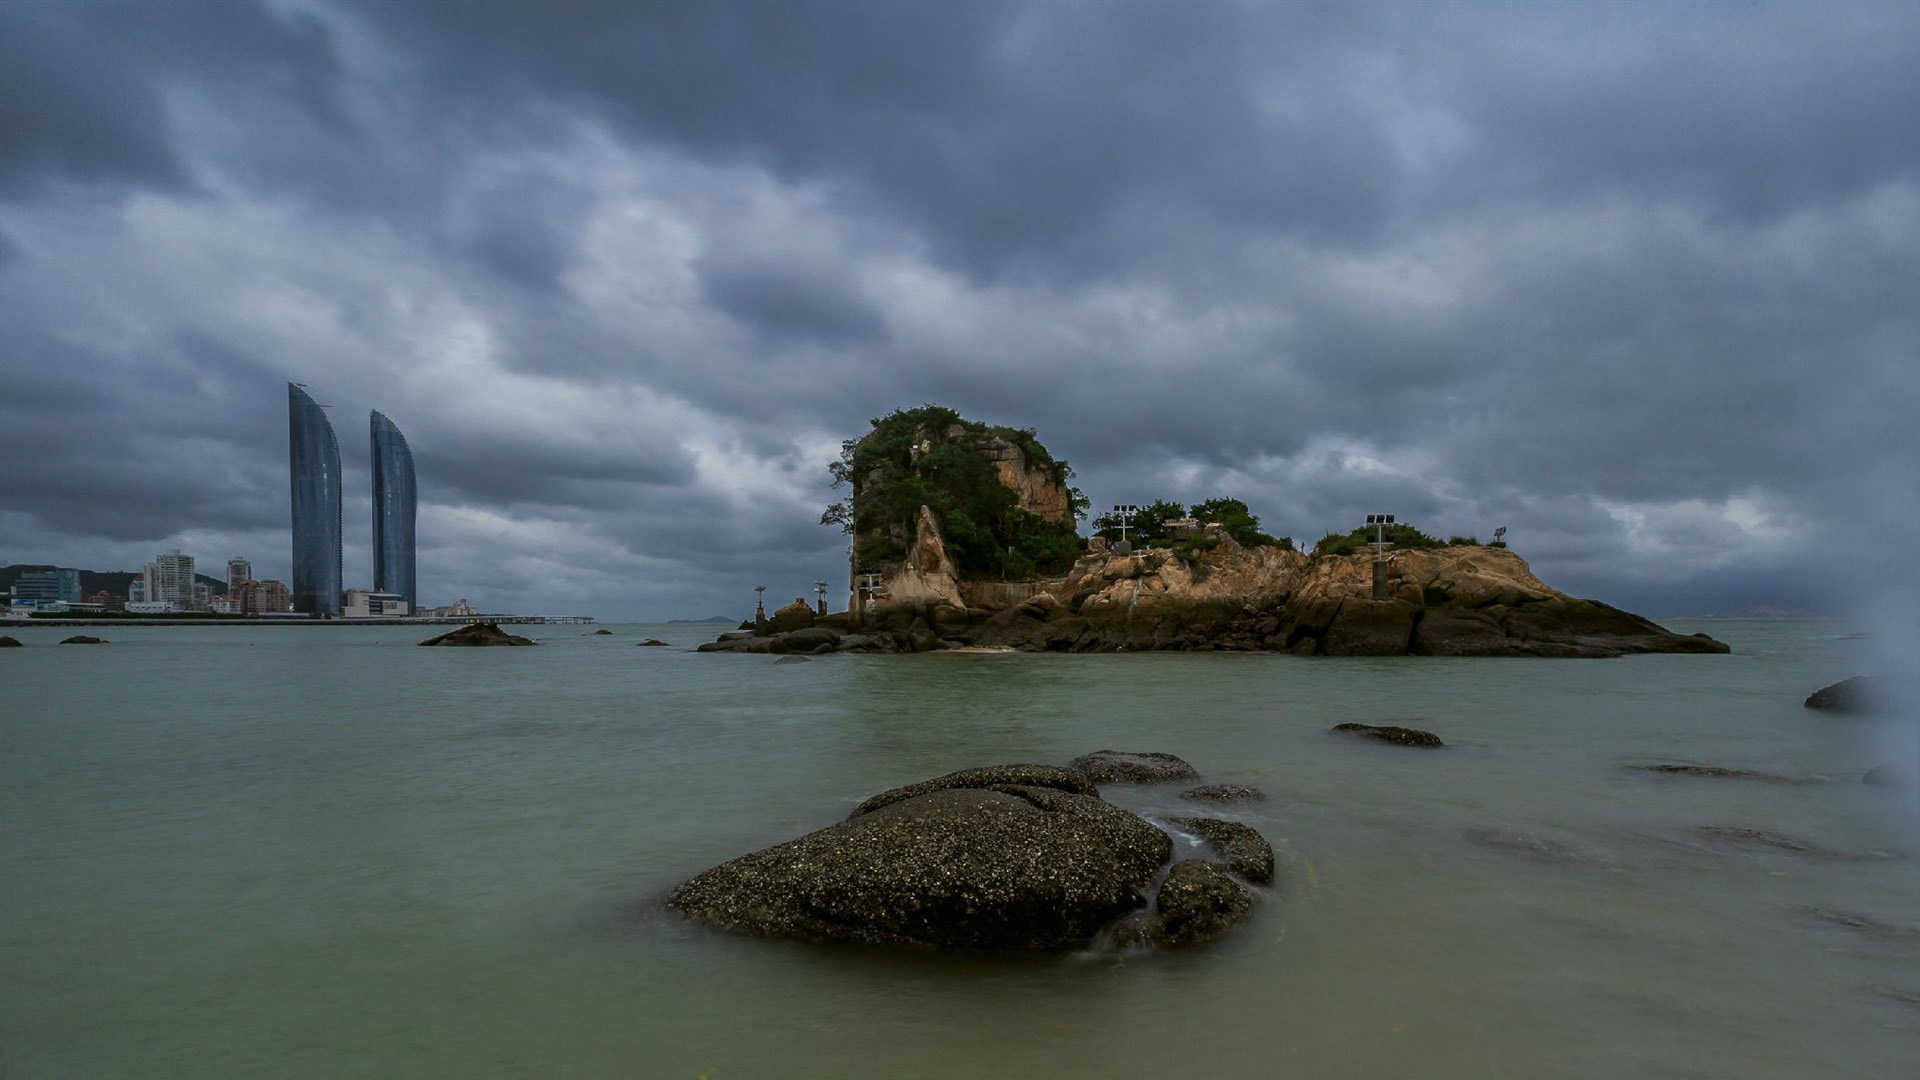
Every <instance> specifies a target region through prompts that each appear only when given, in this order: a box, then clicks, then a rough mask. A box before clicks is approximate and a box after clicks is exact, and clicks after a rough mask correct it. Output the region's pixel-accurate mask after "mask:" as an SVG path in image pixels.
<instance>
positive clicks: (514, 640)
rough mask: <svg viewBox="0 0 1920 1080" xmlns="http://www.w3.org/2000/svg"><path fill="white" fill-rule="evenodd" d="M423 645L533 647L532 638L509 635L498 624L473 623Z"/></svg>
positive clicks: (427, 641) (429, 639)
mask: <svg viewBox="0 0 1920 1080" xmlns="http://www.w3.org/2000/svg"><path fill="white" fill-rule="evenodd" d="M420 644H422V645H533V644H537V643H536V642H535V641H534V640H533V639H532V638H524V637H521V636H519V635H518V634H509V633H507V632H506V631H505V630H502V629H500V627H499V625H498V624H496V623H490V622H483V623H472V624H470V625H467V626H463V627H461V628H460V629H458V630H452V631H449V632H447V633H444V634H441V635H440V636H439V637H433V638H428V639H427V640H425V641H423V642H421V643H420Z"/></svg>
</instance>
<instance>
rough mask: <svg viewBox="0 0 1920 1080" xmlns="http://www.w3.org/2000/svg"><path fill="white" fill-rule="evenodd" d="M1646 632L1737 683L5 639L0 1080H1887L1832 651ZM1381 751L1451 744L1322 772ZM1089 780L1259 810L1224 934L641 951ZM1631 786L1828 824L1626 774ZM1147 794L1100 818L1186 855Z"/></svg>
mask: <svg viewBox="0 0 1920 1080" xmlns="http://www.w3.org/2000/svg"><path fill="white" fill-rule="evenodd" d="M1668 625H1669V626H1671V627H1672V628H1673V629H1676V630H1679V631H1680V632H1683V633H1686V632H1692V631H1695V630H1706V631H1707V632H1709V633H1711V634H1713V635H1714V636H1716V637H1719V638H1721V639H1722V640H1725V641H1727V642H1729V643H1730V644H1731V645H1732V646H1733V648H1734V653H1733V654H1732V655H1730V656H1647V657H1632V658H1626V659H1621V660H1611V661H1536V660H1505V659H1503V660H1446V659H1423V658H1384V659H1351V660H1338V659H1301V658H1294V657H1285V656H1259V655H1256V656H1233V655H1183V654H1154V655H1131V656H1023V655H1008V656H983V655H929V656H911V657H874V656H835V657H827V658H821V659H819V660H816V661H814V662H811V663H808V664H805V665H780V666H776V665H775V664H774V663H773V659H774V658H772V657H764V656H697V655H693V654H691V653H687V652H683V651H680V649H681V648H685V647H690V646H691V645H693V644H695V643H696V642H697V641H699V640H702V639H703V638H704V637H705V636H708V635H710V634H711V633H712V632H713V631H714V630H715V629H716V628H714V627H690V626H640V627H614V629H615V630H616V631H617V634H616V636H613V637H604V636H594V635H592V633H591V629H590V628H584V627H577V626H572V627H562V626H552V627H534V628H531V630H532V636H534V637H536V638H537V639H539V640H540V641H541V643H542V647H540V648H535V649H497V650H460V649H444V650H443V649H432V650H429V649H418V648H414V647H413V644H412V643H413V642H414V641H416V640H418V639H420V638H422V637H425V636H427V633H428V631H427V630H426V629H425V628H420V627H406V628H400V627H396V628H378V629H368V628H357V627H328V628H308V627H301V628H277V627H276V628H257V629H256V628H236V627H180V628H164V629H162V628H138V627H126V628H118V627H115V628H109V629H106V630H102V631H95V632H97V633H99V634H101V635H102V636H104V637H107V638H109V639H110V640H111V641H112V644H111V645H109V646H106V647H100V648H79V647H68V648H54V647H52V646H53V643H54V642H55V641H57V640H58V639H59V638H60V637H63V636H65V635H66V634H67V633H70V632H71V631H66V630H59V629H55V628H50V627H49V628H40V627H30V628H27V629H25V630H21V631H17V632H16V631H9V632H10V633H15V634H16V636H18V637H20V638H21V639H22V640H23V641H25V642H26V643H27V644H28V646H30V647H29V648H25V649H18V650H9V651H6V652H0V679H4V680H5V684H6V686H7V687H8V705H7V707H6V708H5V710H4V712H3V713H0V822H3V823H4V830H5V838H4V851H5V862H4V868H5V881H6V886H5V888H4V889H0V956H4V957H5V965H6V978H4V979H0V1074H4V1075H6V1076H7V1077H9V1078H12V1077H43V1076H46V1077H52V1076H90V1077H123V1076H124V1077H134V1076H140V1077H148V1076H256V1075H257V1076H267V1075H273V1076H287V1075H293V1076H342V1075H349V1076H351V1075H365V1076H402V1075H463V1076H514V1075H540V1076H548V1075H573V1076H662V1077H694V1076H700V1075H705V1076H708V1077H711V1078H713V1080H731V1078H737V1077H766V1076H802V1077H805V1076H819V1077H833V1076H875V1077H962V1076H975V1075H1003V1076H1027V1075H1047V1076H1089V1077H1091V1076H1147V1075H1203V1076H1254V1075H1283V1076H1303V1077H1305V1076H1332V1075H1339V1076H1380V1077H1393V1076H1408V1075H1419V1076H1425V1077H1435V1076H1440V1077H1454V1076H1458V1077H1485V1076H1516V1077H1540V1076H1581V1077H1587V1076H1593V1077H1601V1076H1741V1077H1760V1076H1778V1077H1804V1076H1816V1075H1832V1076H1842V1075H1844V1076H1887V1077H1894V1076H1908V1075H1911V1072H1910V1070H1911V1069H1912V1066H1913V1063H1914V1062H1915V1061H1920V965H1916V963H1915V961H1916V959H1920V930H1917V929H1916V928H1920V832H1917V831H1916V829H1915V826H1914V822H1915V817H1914V815H1913V810H1912V802H1911V796H1910V795H1900V794H1897V793H1893V792H1890V791H1888V790H1886V789H1880V788H1872V787H1867V786H1864V785H1862V784H1861V783H1860V782H1859V778H1860V774H1861V773H1862V772H1863V771H1864V770H1865V769H1867V768H1869V767H1871V766H1874V765H1877V764H1880V763H1882V762H1883V761H1884V760H1885V756H1884V753H1885V751H1884V747H1885V745H1886V741H1885V740H1884V739H1881V738H1878V737H1876V734H1875V730H1874V729H1873V728H1872V726H1871V725H1870V724H1869V723H1868V722H1865V721H1860V720H1852V719H1845V718H1836V717H1832V716H1826V715H1822V714H1818V713H1814V712H1810V711H1808V710H1805V709H1803V708H1802V707H1801V705H1800V702H1801V699H1802V698H1804V697H1805V695H1806V694H1807V693H1808V692H1809V691H1811V690H1812V689H1814V688H1816V687H1818V686H1821V685H1824V684H1826V683H1829V682H1832V681H1834V680H1836V679H1839V678H1842V677H1845V676H1848V675H1852V674H1856V673H1858V672H1859V671H1860V670H1863V668H1862V664H1863V660H1862V659H1861V658H1860V657H1861V654H1863V652H1864V645H1865V643H1863V642H1860V641H1855V640H1848V639H1846V638H1844V637H1843V636H1842V635H1843V634H1844V632H1845V631H1846V630H1847V629H1848V628H1847V627H1845V626H1843V625H1842V624H1838V623H1832V622H1815V621H1806V622H1791V621H1789V622H1712V623H1692V622H1685V621H1679V620H1675V621H1671V622H1669V623H1668ZM648 636H658V637H661V638H665V639H666V640H668V641H671V642H673V643H674V644H675V645H676V646H677V647H678V648H676V649H672V650H667V649H643V648H635V647H634V642H636V641H638V640H642V639H644V638H645V637H648ZM1383 718H1402V719H1405V718H1419V719H1418V720H1417V721H1415V723H1416V726H1420V727H1425V728H1429V729H1432V730H1434V731H1436V732H1438V733H1440V734H1441V735H1442V736H1443V737H1444V738H1446V739H1447V741H1448V743H1449V746H1448V748H1447V749H1445V750H1442V751H1437V752H1430V753H1429V752H1421V751H1414V750H1407V749H1404V748H1398V747H1389V746H1380V745H1373V744H1369V743H1362V742H1355V741H1350V740H1346V739H1340V738H1335V737H1332V736H1329V735H1328V734H1327V733H1326V732H1327V728H1328V727H1329V726H1331V725H1332V724H1334V723H1336V722H1339V721H1341V720H1354V719H1357V720H1375V719H1383ZM1102 747H1114V748H1119V749H1131V750H1165V751H1171V752H1173V753H1177V754H1179V755H1181V756H1183V757H1185V758H1187V759H1188V760H1190V761H1192V762H1193V763H1194V764H1195V765H1196V766H1198V767H1199V768H1200V769H1201V771H1202V772H1203V773H1205V774H1206V775H1207V777H1208V779H1209V780H1222V781H1243V782H1248V783H1252V784H1255V785H1257V786H1259V787H1261V788H1263V789H1265V790H1266V791H1267V792H1268V793H1269V794H1270V795H1271V796H1272V799H1271V801H1269V802H1266V803H1264V804H1257V805H1255V806H1251V807H1243V808H1235V809H1234V810H1232V811H1230V812H1229V815H1230V816H1236V817H1240V818H1242V819H1244V820H1246V821H1248V822H1249V823H1251V824H1253V825H1255V826H1256V827H1257V828H1259V829H1260V830H1261V831H1262V832H1263V833H1265V834H1266V836H1267V837H1268V838H1269V839H1270V840H1271V841H1272V842H1273V844H1274V847H1275V849H1276V852H1277V853H1278V855H1279V857H1280V875H1279V876H1280V880H1279V884H1278V885H1277V886H1276V888H1274V889H1273V890H1272V891H1271V892H1270V893H1269V894H1267V895H1266V896H1265V898H1264V901H1263V904H1262V907H1261V909H1260V910H1259V911H1258V912H1257V914H1256V915H1255V917H1254V919H1253V920H1252V921H1251V922H1250V923H1249V924H1248V925H1246V926H1245V927H1243V928H1242V929H1241V930H1240V931H1238V932H1237V933H1234V934H1232V935H1230V936H1229V937H1227V938H1225V939H1223V940H1221V941H1219V942H1217V943H1215V944H1213V945H1211V946H1207V947H1203V948H1199V949H1196V950H1193V951H1190V952H1186V953H1181V954H1171V955H1130V956H1121V957H1114V956H1076V957H1069V958H1064V959H1039V960H1032V959H1014V960H1008V959H995V958H953V957H940V956H924V955H904V956H903V955H894V954H888V953H884V952H878V951H867V950H859V949H847V948H821V947H810V946H803V945H795V944H789V943H780V942H770V941H759V940H752V939H744V938H737V937H731V936H727V935H722V934H718V933H714V932H710V931H708V930H705V929H702V928H699V927H696V926H692V925H689V924H687V923H684V922H682V921H681V920H680V919H678V917H676V916H673V915H671V914H669V913H665V912H662V911H661V910H659V907H658V900H659V897H660V896H661V895H662V894H663V893H664V892H665V890H667V889H668V888H670V887H671V886H672V885H673V884H675V883H677V882H678V881H680V880H682V879H684V878H685V877H687V876H688V875H690V874H692V873H693V872H695V871H698V870H700V869H703V868H705V867H707V866H710V865H712V864H714V863H717V862H720V861H723V860H725V859H728V858H731V857H733V856H735V855H738V854H741V853H744V852H746V851H749V850H752V849H754V848H758V847H761V846H764V845H766V844H769V843H774V842H778V841H781V840H785V839H788V838H790V837H793V836H796V835H799V834H800V833H802V832H805V831H808V830H810V829H813V828H816V827H819V826H821V825H825V824H828V823H830V822H832V821H834V820H836V819H838V818H840V817H842V816H844V815H845V813H846V812H847V810H848V809H850V808H851V807H852V806H853V805H854V803H856V802H857V801H858V800H859V799H860V798H862V797H864V796H865V795H868V794H871V793H872V792H874V791H877V790H880V789H882V788H885V787H889V786H892V785H896V784H901V783H907V782H910V781H914V780H919V779H923V778H925V777H928V776H932V775H935V774H938V773H942V772H947V771H950V770H953V769H958V768H962V767H966V766H972V765H983V764H991V763H996V762H1003V761H1022V760H1031V761H1063V760H1065V759H1067V758H1069V757H1071V756H1073V755H1075V754H1078V753H1082V752H1085V751H1088V750H1094V749H1099V748H1102ZM1658 761H1679V762H1694V763H1703V764H1715V765H1723V766H1730V767H1740V768H1749V769H1757V770H1764V771H1768V772H1777V773H1783V774H1788V775H1792V776H1796V777H1815V778H1818V777H1824V778H1826V779H1827V780H1828V782H1824V783H1809V784H1802V785H1784V784H1766V783H1754V782H1746V781H1730V780H1698V779H1681V778H1658V777H1650V776H1645V775H1641V774H1636V773H1633V772H1630V771H1626V770H1623V769H1621V768H1620V766H1621V765H1622V764H1623V763H1651V762H1658ZM1177 790H1178V788H1177V787H1167V788H1145V789H1142V788H1134V789H1129V788H1125V787H1109V788H1107V789H1105V791H1106V794H1107V795H1108V797H1109V798H1112V799H1114V800H1115V801H1117V802H1121V803H1123V804H1125V805H1128V806H1130V807H1133V808H1135V809H1137V810H1140V811H1141V812H1143V813H1147V814H1149V815H1153V814H1171V813H1180V812H1185V813H1190V812H1194V806H1193V804H1185V803H1181V802H1180V801H1179V800H1178V799H1177V798H1175V797H1174V793H1175V792H1176V791H1177ZM1203 812H1204V811H1203ZM1709 826H1727V827H1735V828H1750V829H1761V830H1769V831H1771V832H1774V833H1779V834H1784V835H1786V836H1791V837H1794V838H1797V839H1800V840H1803V841H1805V842H1807V843H1808V844H1810V845H1816V846H1817V847H1818V848H1819V849H1822V850H1820V851H1817V852H1814V853H1791V852H1787V851H1784V850H1781V849H1779V848H1776V847H1768V846H1765V845H1748V844H1740V843H1731V842H1724V841H1718V840H1714V839H1712V838H1711V837H1709V836H1708V835H1706V834H1702V833H1701V832H1699V831H1698V830H1699V829H1700V828H1701V827H1709ZM1489 838H1491V839H1493V840H1494V841H1495V843H1494V844H1492V845H1489V844H1488V843H1486V842H1485V841H1486V840H1488V839H1489ZM1854 856H1861V857H1854ZM1808 909H1818V911H1824V912H1827V913H1829V916H1831V915H1832V914H1835V913H1840V914H1843V915H1844V916H1846V917H1849V918H1850V917H1852V916H1865V917H1866V918H1867V920H1870V921H1866V922H1860V921H1857V920H1856V922H1855V925H1852V926H1848V925H1843V924H1842V923H1843V921H1844V919H1842V920H1836V919H1835V918H1833V917H1823V916H1821V915H1820V914H1817V913H1816V912H1814V911H1810V910H1808ZM1903 931H1904V932H1903Z"/></svg>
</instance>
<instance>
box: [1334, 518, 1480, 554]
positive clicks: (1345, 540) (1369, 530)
mask: <svg viewBox="0 0 1920 1080" xmlns="http://www.w3.org/2000/svg"><path fill="white" fill-rule="evenodd" d="M1378 534H1379V536H1380V538H1381V539H1383V540H1385V541H1386V542H1387V543H1389V544H1392V545H1393V546H1394V547H1397V548H1402V549H1405V548H1437V547H1445V546H1446V545H1445V544H1442V543H1441V542H1440V541H1439V540H1438V539H1435V538H1434V537H1431V536H1428V535H1427V534H1426V533H1423V532H1421V531H1420V530H1419V529H1416V528H1414V527H1413V526H1411V525H1408V524H1407V523H1405V522H1400V523H1399V524H1395V525H1388V526H1387V527H1386V528H1384V529H1380V530H1378ZM1374 536H1375V529H1374V527H1373V526H1371V525H1362V526H1360V527H1359V528H1357V529H1355V530H1353V531H1352V532H1348V533H1328V534H1327V535H1325V536H1323V537H1321V538H1320V541H1319V542H1318V543H1316V544H1314V545H1313V553H1314V554H1315V555H1352V554H1354V553H1356V552H1361V551H1365V550H1367V545H1368V544H1371V543H1373V540H1374ZM1456 539H1458V538H1456Z"/></svg>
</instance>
